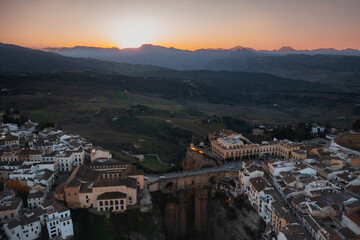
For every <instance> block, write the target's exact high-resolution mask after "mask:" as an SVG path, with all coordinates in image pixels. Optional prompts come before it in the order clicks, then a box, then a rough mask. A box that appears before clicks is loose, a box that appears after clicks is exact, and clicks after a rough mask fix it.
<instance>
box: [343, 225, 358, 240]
mask: <svg viewBox="0 0 360 240" xmlns="http://www.w3.org/2000/svg"><path fill="white" fill-rule="evenodd" d="M339 233H340V234H341V235H343V236H344V237H345V238H346V239H347V240H355V239H358V235H357V234H356V233H354V232H353V231H352V230H350V228H348V227H344V228H341V229H339Z"/></svg>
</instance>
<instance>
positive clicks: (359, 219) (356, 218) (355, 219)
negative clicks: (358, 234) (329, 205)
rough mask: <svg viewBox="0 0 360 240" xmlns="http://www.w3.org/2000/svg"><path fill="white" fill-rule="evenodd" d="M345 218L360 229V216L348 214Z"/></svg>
mask: <svg viewBox="0 0 360 240" xmlns="http://www.w3.org/2000/svg"><path fill="white" fill-rule="evenodd" d="M345 216H346V217H347V218H348V219H350V220H351V221H352V222H354V223H355V224H356V225H358V227H360V216H359V215H358V214H356V213H348V214H345Z"/></svg>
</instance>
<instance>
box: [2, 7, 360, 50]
mask: <svg viewBox="0 0 360 240" xmlns="http://www.w3.org/2000/svg"><path fill="white" fill-rule="evenodd" d="M359 12H360V0H102V1H95V0H0V42H4V43H12V44H17V45H22V46H26V47H34V48H44V47H72V46H76V45H83V46H84V45H86V46H99V47H112V46H116V47H119V48H123V47H137V46H139V45H141V44H144V43H151V44H156V45H163V46H167V47H176V48H182V49H198V48H230V47H234V46H237V45H241V46H247V47H252V48H255V49H277V48H280V47H281V46H284V45H286V46H288V45H289V46H292V47H294V48H295V49H314V48H328V47H333V48H337V49H343V48H357V49H360V14H359Z"/></svg>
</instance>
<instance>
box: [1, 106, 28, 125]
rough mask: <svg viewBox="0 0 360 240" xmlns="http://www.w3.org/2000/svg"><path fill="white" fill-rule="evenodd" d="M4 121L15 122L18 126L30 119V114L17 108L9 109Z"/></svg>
mask: <svg viewBox="0 0 360 240" xmlns="http://www.w3.org/2000/svg"><path fill="white" fill-rule="evenodd" d="M2 119H3V122H4V123H15V124H17V125H18V126H21V125H23V124H24V123H25V122H27V121H28V119H29V118H28V116H26V115H24V114H22V113H20V111H19V110H17V109H7V110H6V111H5V113H4V115H3V117H2Z"/></svg>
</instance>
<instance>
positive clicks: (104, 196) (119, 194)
mask: <svg viewBox="0 0 360 240" xmlns="http://www.w3.org/2000/svg"><path fill="white" fill-rule="evenodd" d="M119 198H126V194H125V193H122V192H106V193H103V194H100V195H99V196H98V197H97V200H106V199H119Z"/></svg>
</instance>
